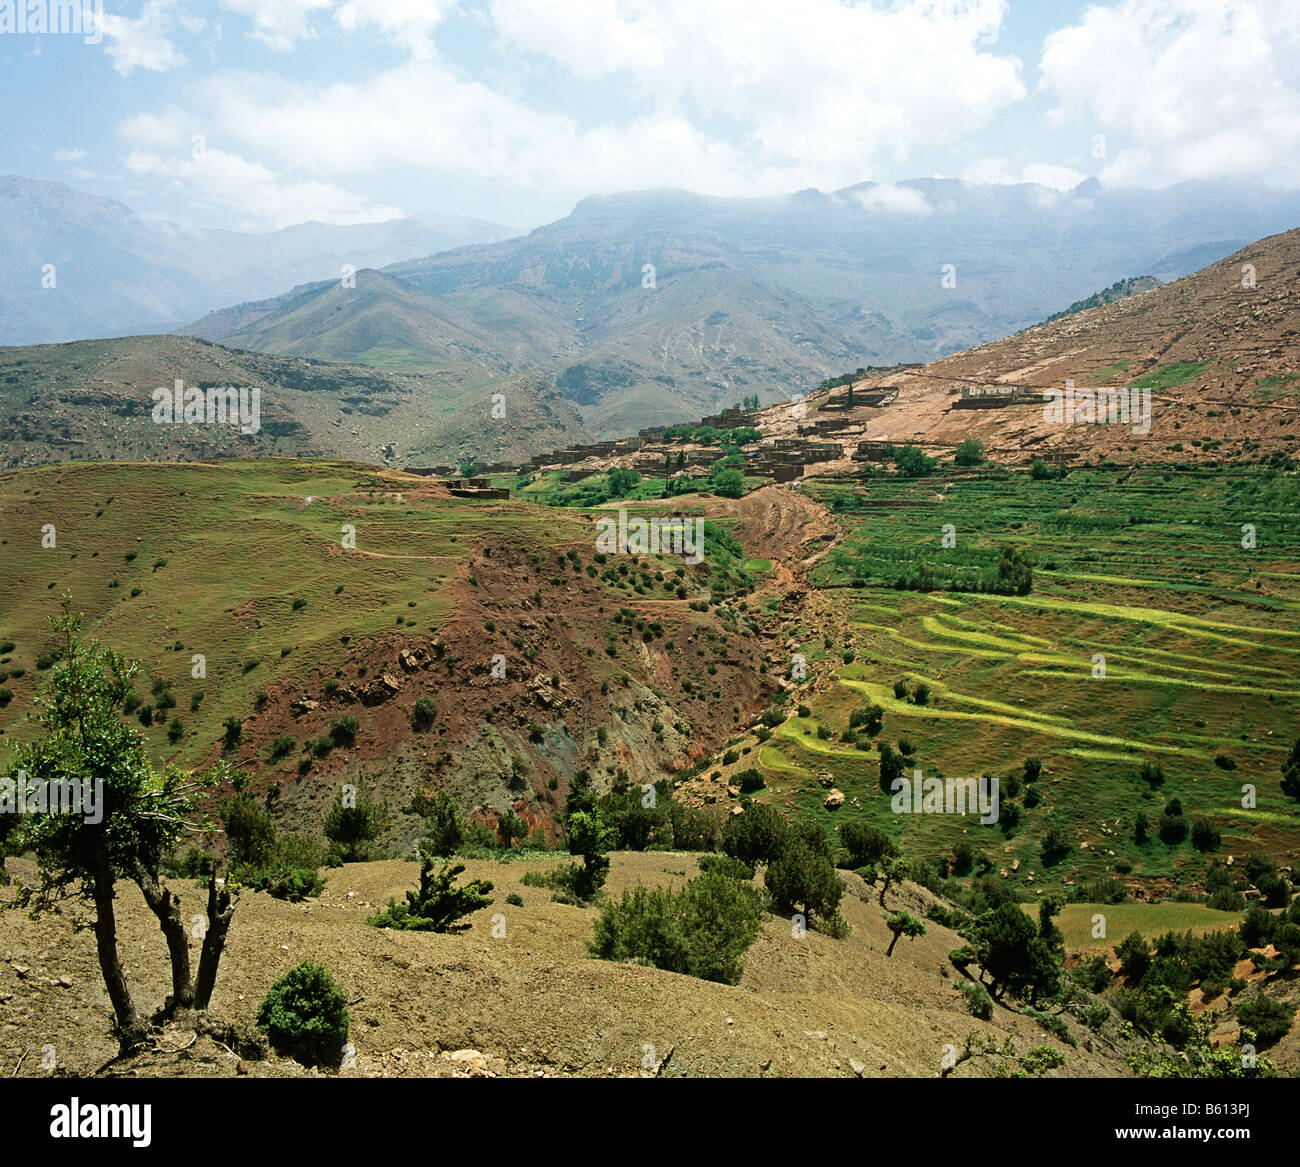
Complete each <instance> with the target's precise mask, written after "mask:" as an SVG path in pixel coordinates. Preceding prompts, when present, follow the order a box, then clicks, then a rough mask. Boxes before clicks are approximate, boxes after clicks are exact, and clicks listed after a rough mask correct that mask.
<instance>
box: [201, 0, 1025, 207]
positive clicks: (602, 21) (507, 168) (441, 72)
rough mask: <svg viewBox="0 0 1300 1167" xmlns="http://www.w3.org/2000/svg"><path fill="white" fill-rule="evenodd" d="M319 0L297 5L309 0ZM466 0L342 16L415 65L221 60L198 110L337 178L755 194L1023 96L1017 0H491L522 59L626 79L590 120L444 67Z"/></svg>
mask: <svg viewBox="0 0 1300 1167" xmlns="http://www.w3.org/2000/svg"><path fill="white" fill-rule="evenodd" d="M224 2H225V3H226V4H227V6H228V7H235V6H239V5H245V6H249V7H251V6H252V4H253V2H254V0H224ZM311 2H313V0H294V3H295V4H296V5H297V8H296V10H297V11H299V12H302V11H305V9H304V7H303V6H304V5H306V4H308V3H311ZM321 2H328V0H321ZM450 2H451V0H437V2H436V3H432V4H430V6H429V7H428V8H427V9H424V8H420V9H417V8H416V6H415V0H400V2H399V3H398V5H397V7H394V8H388V7H385V6H381V5H380V4H378V3H377V0H345V3H344V4H343V6H342V7H341V8H340V9H339V10H338V12H337V18H338V20H339V22H340V23H341V24H343V25H344V26H346V27H348V28H350V29H354V30H356V31H358V32H360V31H362V30H364V29H369V28H375V29H378V30H379V31H380V32H381V33H382V34H384V35H385V36H388V37H390V38H396V39H398V40H399V41H400V42H401V43H403V44H408V45H409V46H411V47H412V49H413V53H414V54H415V56H416V57H418V58H419V59H414V58H413V59H412V60H410V61H408V62H407V63H405V64H404V65H402V66H399V67H396V68H393V69H390V70H387V71H384V72H380V73H375V74H370V75H366V74H360V75H357V76H355V77H347V78H345V79H341V80H337V81H330V82H323V83H303V82H297V81H291V80H288V79H286V78H283V77H279V76H276V75H274V74H270V73H246V72H241V73H234V72H228V73H223V74H218V75H215V76H212V77H209V78H207V79H206V80H204V81H202V82H200V83H199V84H198V86H197V87H196V91H195V94H194V97H195V102H196V110H199V111H201V112H202V114H203V119H202V120H203V122H204V123H205V124H207V125H211V126H212V136H213V138H214V139H217V138H219V139H220V140H221V142H222V143H223V145H227V146H230V148H238V149H240V150H241V151H242V152H243V153H246V154H248V155H249V156H251V157H257V158H261V159H264V160H265V161H266V162H267V163H268V165H270V166H273V167H274V168H276V169H278V170H283V171H286V172H292V173H299V172H301V173H305V174H311V175H314V176H317V177H321V178H329V179H331V180H334V179H336V178H337V177H338V176H339V175H341V174H354V175H359V174H363V173H374V172H382V171H383V170H385V169H388V168H391V167H394V166H403V167H405V166H409V167H413V168H418V169H421V170H426V171H428V170H436V171H440V172H443V173H447V174H452V175H454V174H460V175H465V176H473V177H484V178H492V179H497V180H500V181H503V182H507V183H513V184H517V185H519V186H521V187H525V188H531V189H535V190H538V191H545V192H563V193H565V194H566V195H567V194H569V193H570V192H572V193H575V194H577V193H581V194H586V193H595V192H603V191H613V190H627V189H632V188H637V187H662V186H684V187H689V188H691V189H695V190H700V191H703V192H706V193H711V194H719V195H726V194H737V195H740V194H748V195H754V194H774V193H781V192H785V191H789V190H795V189H800V188H803V187H810V186H816V187H820V188H822V189H832V188H835V187H840V186H846V185H849V184H853V183H857V182H860V181H861V180H862V179H863V177H864V176H866V175H869V174H871V173H873V172H878V171H879V170H880V169H881V168H882V166H884V165H885V163H887V162H893V163H905V162H906V160H907V158H908V157H909V156H912V155H913V154H914V153H916V152H917V151H918V150H919V149H920V148H921V147H922V146H924V147H926V148H928V147H932V146H934V145H936V144H942V143H944V142H951V141H954V140H958V139H961V138H962V137H963V136H965V135H967V134H970V133H973V132H977V131H978V130H979V129H981V128H982V127H984V126H985V125H986V124H987V123H988V122H989V121H990V120H991V119H992V118H994V117H995V116H996V114H997V113H998V112H999V111H1000V110H1001V109H1003V108H1004V107H1006V106H1007V105H1010V104H1012V103H1014V102H1016V101H1018V100H1020V99H1021V98H1022V97H1023V96H1024V93H1025V90H1024V86H1023V84H1022V82H1021V79H1020V63H1019V62H1018V61H1017V60H1016V59H1015V58H1013V57H1009V56H1005V55H1003V56H999V55H996V50H991V49H989V48H988V47H987V46H986V45H982V44H981V34H982V33H985V32H986V31H987V29H988V28H989V27H990V21H992V22H993V23H994V24H996V20H997V19H998V18H1000V14H1001V12H1002V11H1003V9H1004V7H1005V6H1004V4H1002V2H1001V0H972V2H971V3H970V4H969V6H963V4H962V2H961V0H912V2H911V3H899V4H895V5H891V6H890V7H889V8H887V9H881V8H870V7H866V6H863V5H858V6H855V7H846V6H845V5H844V4H842V3H841V2H840V0H804V2H803V3H802V4H800V5H798V6H796V5H792V4H789V3H788V2H787V0H712V2H711V3H709V4H707V5H698V6H697V5H695V4H694V3H693V2H692V0H655V2H654V3H650V2H649V0H630V2H628V3H623V4H615V3H614V2H613V0H573V3H572V5H570V4H568V3H566V4H564V5H556V4H554V3H550V2H543V0H495V2H494V3H493V5H492V8H491V12H490V15H491V19H492V20H493V21H494V23H495V28H496V31H497V34H498V36H499V37H500V38H501V41H502V43H503V44H504V45H506V46H507V47H508V49H509V51H510V53H511V54H512V55H513V59H514V60H515V61H516V62H518V52H517V51H516V50H518V51H522V52H527V53H528V54H529V55H531V56H532V58H533V65H531V66H530V65H529V64H527V63H524V64H523V65H520V66H519V68H522V69H523V70H525V71H526V70H527V69H529V68H531V67H550V68H554V67H556V66H557V65H558V66H559V67H560V68H562V69H565V70H568V71H570V72H572V73H573V74H574V75H575V76H576V77H577V78H578V79H579V80H581V79H583V78H590V77H592V76H595V75H598V74H607V73H611V72H620V71H621V72H624V73H626V74H627V75H628V77H629V81H630V83H631V88H632V90H633V91H634V92H635V96H636V98H637V101H636V103H634V104H636V105H638V106H639V108H640V109H641V112H640V113H639V115H637V116H636V117H635V120H632V121H630V122H629V121H628V120H622V121H615V120H613V119H609V120H601V119H602V116H603V110H602V109H601V108H600V107H599V106H597V107H595V110H594V113H595V117H594V118H592V117H590V116H588V115H589V113H590V112H591V111H590V109H586V110H582V112H581V113H579V112H569V110H567V109H556V108H549V107H545V106H539V105H537V104H536V103H530V102H529V101H526V100H525V99H523V98H521V97H518V96H514V95H513V94H512V93H511V92H508V91H505V90H504V89H502V88H493V87H492V86H490V85H488V84H485V83H484V82H482V81H480V80H475V79H473V78H471V77H469V76H467V75H466V73H465V72H463V71H462V70H460V69H459V68H457V67H455V66H453V65H451V64H448V63H447V62H446V61H444V60H443V59H442V58H441V57H440V56H439V55H438V53H437V51H436V50H434V49H433V47H432V43H431V40H430V39H428V38H430V37H431V35H432V32H433V30H434V29H435V26H436V24H437V22H438V20H440V19H441V18H442V17H444V16H445V15H446V13H447V12H448V11H449V10H450V9H449V4H450ZM954 4H955V5H956V8H955V11H956V16H954V15H953V13H954ZM276 8H277V10H278V9H279V5H277V6H276ZM305 27H306V26H305V25H303V26H302V28H304V29H305ZM285 35H286V36H287V35H289V34H288V33H287V32H286V34H285ZM828 46H834V48H833V50H831V49H829V48H828ZM539 55H540V56H539ZM542 56H544V57H548V58H550V62H551V64H550V66H546V65H545V64H544V62H542V61H541V57H542ZM508 59H509V58H508ZM558 88H560V89H565V90H566V91H567V88H568V87H566V86H560V87H558ZM579 92H581V91H579ZM700 114H703V115H704V117H705V118H707V119H709V120H708V122H707V123H706V122H705V121H704V120H702V118H701V117H700V116H698V115H700ZM714 123H716V124H722V125H727V126H731V127H735V129H734V132H731V131H728V133H727V136H726V138H723V137H721V136H719V132H718V131H716V130H715V129H714ZM706 124H708V125H709V128H708V129H705V128H703V127H704V126H705V125H706ZM877 197H881V198H883V197H887V196H877ZM896 197H903V198H907V197H909V196H906V195H903V196H896ZM913 201H914V200H913Z"/></svg>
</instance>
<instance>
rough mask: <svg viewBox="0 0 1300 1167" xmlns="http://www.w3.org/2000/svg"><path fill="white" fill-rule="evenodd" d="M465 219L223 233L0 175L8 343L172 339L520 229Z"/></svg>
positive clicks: (1, 300)
mask: <svg viewBox="0 0 1300 1167" xmlns="http://www.w3.org/2000/svg"><path fill="white" fill-rule="evenodd" d="M513 233H514V232H513V230H512V229H511V228H508V227H501V226H498V225H496V224H494V223H485V222H482V221H480V220H477V219H467V218H463V217H460V216H456V215H439V214H432V213H430V214H419V215H414V216H411V217H409V218H405V219H390V220H388V221H386V222H382V223H361V224H354V225H350V226H333V225H330V224H326V223H316V222H308V223H300V224H298V225H297V226H294V227H286V228H284V229H283V230H280V231H271V232H262V233H256V232H240V231H218V230H208V229H204V228H199V227H192V226H187V225H184V224H179V223H173V222H169V221H167V220H163V219H157V218H149V217H146V216H144V215H139V214H137V213H136V212H134V211H132V210H131V209H130V208H129V207H127V206H125V205H123V204H122V203H119V202H117V201H115V200H113V199H108V198H101V197H99V196H96V195H89V194H84V193H82V192H80V191H77V190H73V189H72V188H71V187H68V186H64V185H63V184H61V183H55V182H40V181H33V180H30V179H26V178H20V177H18V176H16V175H6V176H0V267H2V268H3V270H4V271H6V272H8V273H11V275H10V278H9V279H7V280H6V281H5V283H4V285H3V286H0V345H19V344H22V345H29V344H48V343H57V342H61V341H70V340H85V339H92V338H100V337H109V336H122V335H126V334H130V333H145V332H170V331H172V330H173V329H175V328H177V327H179V326H180V325H182V324H184V323H186V322H187V321H190V320H193V319H194V318H195V317H196V316H200V315H202V314H204V313H206V312H209V311H211V310H213V309H214V308H217V307H220V306H222V305H226V304H231V303H234V302H236V301H238V300H242V299H249V298H254V299H256V298H261V297H265V296H270V295H273V294H275V293H278V292H281V291H283V290H284V289H285V288H287V287H289V286H291V285H293V284H295V283H301V282H303V281H306V280H319V279H324V278H326V277H339V276H340V275H341V273H342V271H343V268H344V265H349V266H351V267H352V268H354V269H359V268H365V267H374V266H377V265H383V264H387V263H392V262H393V261H395V260H399V259H407V258H409V257H410V256H412V255H427V254H429V253H431V252H436V251H440V250H443V249H445V248H448V247H458V246H461V245H463V244H468V243H484V242H491V241H494V240H500V239H504V238H507V237H508V236H510V235H511V234H513Z"/></svg>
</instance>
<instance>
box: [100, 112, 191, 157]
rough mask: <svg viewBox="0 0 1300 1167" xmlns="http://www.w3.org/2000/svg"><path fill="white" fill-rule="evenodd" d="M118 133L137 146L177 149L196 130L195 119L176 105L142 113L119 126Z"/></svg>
mask: <svg viewBox="0 0 1300 1167" xmlns="http://www.w3.org/2000/svg"><path fill="white" fill-rule="evenodd" d="M117 132H118V135H119V136H120V137H121V138H123V139H125V140H126V142H127V143H128V144H129V145H131V146H135V147H147V148H150V149H156V150H175V149H179V148H180V147H181V146H183V145H187V144H188V143H189V140H190V138H191V136H192V134H193V132H194V119H193V118H191V117H190V116H189V115H188V114H186V113H185V112H184V111H183V110H180V109H177V108H176V107H175V106H172V107H169V108H167V109H164V110H161V111H160V112H158V113H141V114H136V115H135V116H134V117H130V118H127V119H126V121H124V122H122V123H121V124H120V125H119V126H118V127H117Z"/></svg>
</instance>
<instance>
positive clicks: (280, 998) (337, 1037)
mask: <svg viewBox="0 0 1300 1167" xmlns="http://www.w3.org/2000/svg"><path fill="white" fill-rule="evenodd" d="M257 1024H258V1026H259V1027H260V1028H262V1029H264V1030H265V1031H266V1035H267V1037H268V1038H270V1040H271V1044H272V1045H274V1046H275V1048H276V1049H277V1050H279V1051H280V1052H281V1053H285V1054H288V1055H289V1056H290V1057H292V1058H294V1059H296V1060H297V1061H299V1062H302V1063H303V1064H304V1065H307V1066H315V1065H337V1064H338V1062H339V1061H340V1059H341V1058H342V1055H343V1046H344V1044H345V1043H346V1042H347V1039H348V1002H347V998H346V997H345V996H344V994H343V991H342V990H341V989H340V988H339V987H338V985H336V984H335V983H334V978H333V977H332V976H330V974H329V972H328V971H327V970H326V969H325V968H324V967H322V966H321V965H319V964H316V963H314V962H312V961H303V963H302V964H300V965H298V966H297V967H296V968H291V969H290V970H289V971H288V972H287V973H285V974H284V976H282V977H281V978H280V979H279V980H278V981H276V982H275V984H273V985H272V986H271V989H270V991H269V992H268V993H267V994H266V999H265V1000H264V1001H263V1002H262V1005H261V1008H259V1009H258V1011H257Z"/></svg>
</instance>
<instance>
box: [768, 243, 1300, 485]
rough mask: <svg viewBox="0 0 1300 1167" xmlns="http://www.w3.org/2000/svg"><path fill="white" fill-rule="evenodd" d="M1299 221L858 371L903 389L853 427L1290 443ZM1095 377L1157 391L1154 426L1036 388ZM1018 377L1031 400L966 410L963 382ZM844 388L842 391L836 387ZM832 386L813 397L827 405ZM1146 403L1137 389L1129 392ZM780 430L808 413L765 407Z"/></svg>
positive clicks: (1130, 450)
mask: <svg viewBox="0 0 1300 1167" xmlns="http://www.w3.org/2000/svg"><path fill="white" fill-rule="evenodd" d="M1298 288H1300V230H1296V231H1288V232H1285V233H1284V234H1281V235H1272V236H1269V237H1268V238H1266V239H1261V240H1259V241H1258V242H1257V243H1252V244H1251V245H1250V246H1248V247H1245V248H1242V249H1241V250H1240V251H1238V252H1236V253H1235V254H1233V255H1231V256H1229V257H1228V258H1226V259H1223V260H1221V261H1220V262H1218V263H1215V264H1212V265H1211V266H1209V267H1207V268H1205V269H1203V270H1201V271H1198V272H1196V273H1194V274H1193V275H1190V276H1188V277H1186V278H1185V279H1181V280H1177V281H1175V282H1173V283H1171V284H1168V285H1165V286H1162V287H1159V288H1156V289H1153V290H1151V291H1147V292H1144V293H1142V294H1140V295H1135V296H1131V297H1128V298H1124V299H1120V300H1117V301H1115V302H1114V303H1109V304H1104V305H1101V306H1098V307H1094V308H1089V309H1086V310H1084V311H1081V312H1078V313H1075V314H1072V315H1069V316H1066V317H1064V318H1062V319H1060V320H1056V321H1052V322H1050V323H1045V324H1041V325H1039V326H1037V327H1034V328H1029V329H1026V330H1024V331H1023V332H1018V333H1016V334H1015V335H1013V336H1010V337H1007V338H1006V339H1004V340H998V341H993V342H991V343H989V344H983V345H979V346H977V347H975V348H972V349H968V350H966V351H965V352H961V353H957V354H955V355H953V356H951V357H947V358H944V359H943V360H939V361H934V362H932V363H931V364H928V365H926V366H925V367H924V368H921V369H917V370H898V371H895V372H893V373H891V374H889V375H881V376H871V377H864V378H862V379H860V380H858V381H857V382H856V383H855V386H854V390H855V392H865V391H869V390H872V389H877V388H880V387H883V386H889V387H891V388H897V390H898V393H897V398H896V399H895V400H894V401H892V402H891V403H889V404H887V405H884V406H883V407H881V408H868V407H861V406H859V407H856V408H855V409H853V410H851V411H849V413H848V414H847V415H846V414H844V413H842V412H836V413H830V412H828V413H825V414H824V415H822V414H819V415H818V416H819V417H825V418H832V417H836V418H841V417H845V416H847V417H849V418H851V419H853V420H854V422H856V423H860V424H859V425H856V426H855V427H854V429H853V433H852V437H851V438H848V439H846V440H848V441H849V442H850V446H849V449H847V450H846V453H848V452H851V449H852V444H853V439H859V440H860V439H867V440H873V441H874V440H878V441H888V442H895V443H903V442H906V441H909V440H917V441H920V442H922V443H924V442H930V443H934V444H936V445H939V446H947V447H950V448H951V447H953V446H956V445H957V444H958V443H959V442H961V441H962V440H963V439H964V438H967V437H975V438H978V439H980V440H981V441H982V442H983V443H984V444H985V446H986V447H987V448H988V449H989V450H990V451H991V452H994V453H997V454H998V455H1000V456H1004V457H1013V458H1014V457H1028V456H1031V455H1034V454H1040V453H1042V454H1055V453H1061V454H1065V455H1066V456H1082V455H1085V454H1090V455H1092V456H1093V457H1104V458H1117V459H1119V460H1121V461H1145V460H1150V459H1153V458H1156V459H1163V460H1174V461H1178V460H1197V459H1204V458H1216V457H1222V456H1227V455H1236V456H1243V457H1248V458H1254V457H1258V456H1260V455H1268V454H1270V453H1272V452H1274V451H1281V452H1284V453H1285V452H1289V453H1291V454H1295V453H1296V443H1297V442H1300V291H1298V290H1297V289H1298ZM1070 380H1072V381H1073V382H1074V384H1075V386H1076V388H1077V389H1079V390H1092V391H1095V390H1096V389H1097V388H1099V387H1115V388H1124V389H1134V390H1138V391H1140V392H1142V393H1146V392H1148V391H1149V394H1150V402H1151V424H1150V429H1149V432H1147V433H1145V434H1140V433H1136V432H1134V428H1133V425H1132V424H1088V423H1085V422H1076V423H1074V424H1063V423H1062V422H1060V421H1059V420H1054V419H1051V418H1048V417H1045V415H1044V409H1043V404H1044V403H1043V401H1042V399H1041V398H1039V397H1037V394H1039V393H1043V392H1045V391H1047V390H1048V389H1057V390H1062V389H1064V387H1065V385H1066V382H1067V381H1070ZM1013 387H1022V388H1023V389H1024V390H1025V391H1026V398H1025V400H1026V402H1027V403H1025V404H1013V405H1008V406H1006V407H1005V408H996V409H963V408H961V407H960V404H959V403H960V400H961V394H962V391H963V390H964V389H966V390H969V389H987V388H1001V389H1003V390H1010V389H1011V388H1013ZM833 392H834V395H835V396H837V397H842V396H843V395H844V392H845V391H844V390H843V389H836V390H834V391H833ZM825 400H826V395H824V394H823V395H818V396H817V397H815V398H814V399H813V402H812V403H811V404H812V406H813V408H814V409H815V408H817V407H819V406H820V404H821V403H822V402H824V401H825ZM1130 400H1136V401H1137V402H1138V404H1139V405H1140V402H1141V398H1136V399H1135V398H1132V397H1130ZM764 421H765V423H766V424H765V429H766V430H769V431H770V432H771V433H773V434H776V433H778V432H783V431H784V430H787V429H789V430H793V428H794V426H795V425H796V424H801V423H799V422H798V420H797V419H794V418H792V417H791V411H790V409H789V408H788V407H784V408H778V409H773V410H770V411H768V412H767V413H766V414H765V415H764Z"/></svg>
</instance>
